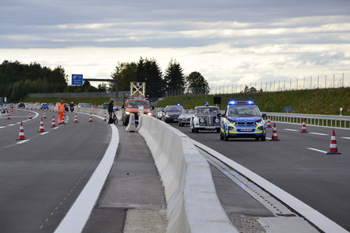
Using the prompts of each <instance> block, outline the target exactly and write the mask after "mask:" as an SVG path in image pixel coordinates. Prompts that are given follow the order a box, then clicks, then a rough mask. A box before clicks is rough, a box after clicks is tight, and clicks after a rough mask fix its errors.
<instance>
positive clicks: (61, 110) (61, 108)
mask: <svg viewBox="0 0 350 233" xmlns="http://www.w3.org/2000/svg"><path fill="white" fill-rule="evenodd" d="M57 112H58V124H59V125H60V124H64V121H62V118H63V114H64V113H65V112H66V110H65V108H64V104H63V100H61V101H60V103H59V104H58V105H57Z"/></svg>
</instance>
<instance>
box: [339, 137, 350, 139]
mask: <svg viewBox="0 0 350 233" xmlns="http://www.w3.org/2000/svg"><path fill="white" fill-rule="evenodd" d="M341 138H344V139H350V137H341Z"/></svg>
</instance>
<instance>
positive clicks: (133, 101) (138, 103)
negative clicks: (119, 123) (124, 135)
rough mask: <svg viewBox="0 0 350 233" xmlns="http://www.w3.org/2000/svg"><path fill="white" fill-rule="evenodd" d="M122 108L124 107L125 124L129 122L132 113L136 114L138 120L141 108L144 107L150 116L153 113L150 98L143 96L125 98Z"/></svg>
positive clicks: (144, 111)
mask: <svg viewBox="0 0 350 233" xmlns="http://www.w3.org/2000/svg"><path fill="white" fill-rule="evenodd" d="M122 108H123V109H124V112H123V115H122V120H123V125H128V124H129V118H130V114H131V113H134V114H135V121H136V122H138V119H139V110H140V109H143V113H144V114H147V115H149V116H151V115H152V113H151V107H150V104H149V101H148V99H145V98H142V97H128V98H127V99H126V100H125V103H124V104H123V106H122Z"/></svg>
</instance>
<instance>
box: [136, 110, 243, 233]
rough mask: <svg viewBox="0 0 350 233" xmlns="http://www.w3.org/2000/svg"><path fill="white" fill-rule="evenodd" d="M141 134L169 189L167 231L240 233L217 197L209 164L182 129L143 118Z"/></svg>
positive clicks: (166, 190)
mask: <svg viewBox="0 0 350 233" xmlns="http://www.w3.org/2000/svg"><path fill="white" fill-rule="evenodd" d="M139 133H140V134H141V135H142V136H143V137H144V138H145V141H146V143H147V145H148V147H149V149H150V151H151V153H152V155H153V158H154V161H155V164H156V167H157V169H158V172H159V174H160V177H161V180H162V182H163V186H164V189H165V198H166V203H167V218H168V226H167V232H168V233H169V232H170V233H173V232H174V233H177V232H184V233H186V232H207V233H211V232H212V233H216V232H233V233H238V231H237V230H236V229H235V227H234V226H233V224H232V223H231V221H230V220H229V218H228V217H227V215H226V213H225V211H224V209H223V207H222V206H221V204H220V201H219V198H218V197H217V195H216V191H215V186H214V182H213V179H212V176H211V171H210V168H209V164H208V162H207V161H206V160H205V159H204V158H203V157H202V156H201V155H200V154H199V152H198V150H197V149H196V147H195V146H194V145H193V143H192V140H191V139H190V138H189V137H187V136H186V135H185V134H183V133H182V132H180V131H179V130H177V129H175V128H173V127H171V126H169V125H168V124H166V123H164V122H162V121H159V120H158V119H156V118H154V117H151V116H146V115H143V116H142V117H141V127H140V128H139Z"/></svg>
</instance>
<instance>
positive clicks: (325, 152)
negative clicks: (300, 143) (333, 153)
mask: <svg viewBox="0 0 350 233" xmlns="http://www.w3.org/2000/svg"><path fill="white" fill-rule="evenodd" d="M307 149H309V150H314V151H317V152H321V153H324V154H327V151H324V150H319V149H315V148H307Z"/></svg>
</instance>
